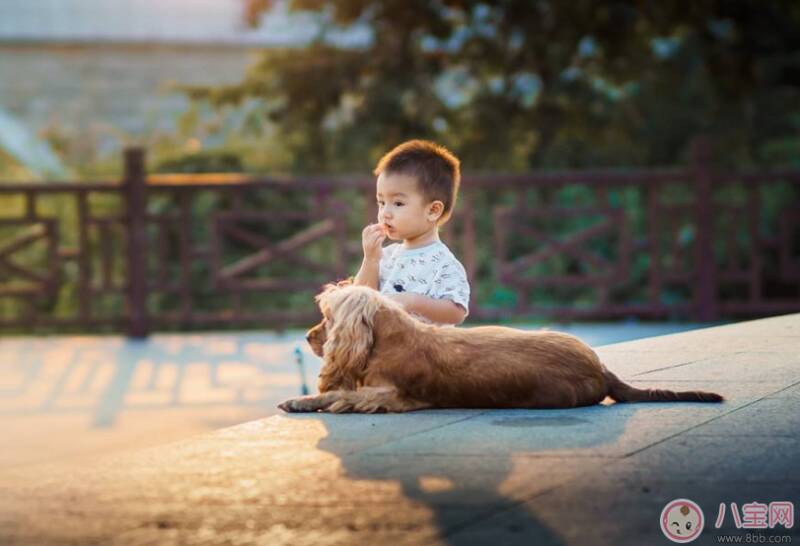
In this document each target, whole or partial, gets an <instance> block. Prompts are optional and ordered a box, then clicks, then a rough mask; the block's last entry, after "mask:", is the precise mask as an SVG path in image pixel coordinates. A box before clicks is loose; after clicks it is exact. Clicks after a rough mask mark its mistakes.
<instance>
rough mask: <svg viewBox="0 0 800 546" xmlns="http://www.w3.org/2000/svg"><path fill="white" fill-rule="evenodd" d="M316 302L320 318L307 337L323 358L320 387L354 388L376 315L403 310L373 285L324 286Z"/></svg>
mask: <svg viewBox="0 0 800 546" xmlns="http://www.w3.org/2000/svg"><path fill="white" fill-rule="evenodd" d="M316 301H317V304H318V305H319V310H320V312H321V313H322V321H320V323H319V324H317V325H316V326H314V327H313V328H311V329H310V330H309V331H308V333H307V335H306V339H307V340H308V344H309V345H310V346H311V350H312V351H314V354H316V355H317V356H319V357H321V358H323V359H324V364H323V367H322V371H321V373H320V382H319V390H320V392H325V391H328V390H332V389H336V388H345V389H353V388H355V385H356V382H357V381H358V380H359V379H361V378H362V377H363V376H364V374H365V372H366V365H367V360H368V358H369V353H370V350H371V349H372V346H373V343H374V342H375V327H376V317H377V315H378V314H379V312H380V311H381V310H390V311H394V312H397V311H400V312H402V307H400V306H399V304H397V303H395V302H393V301H391V300H388V299H386V298H385V297H383V296H381V295H380V294H379V293H378V292H377V291H376V290H374V289H372V288H369V287H366V286H357V285H352V284H350V283H347V282H344V283H339V284H329V285H327V286H326V287H325V288H324V290H323V291H322V292H321V293H320V294H319V295H317V297H316Z"/></svg>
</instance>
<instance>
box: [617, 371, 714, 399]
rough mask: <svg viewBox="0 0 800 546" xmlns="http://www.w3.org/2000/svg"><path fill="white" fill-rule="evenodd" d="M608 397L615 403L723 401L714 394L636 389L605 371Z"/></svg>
mask: <svg viewBox="0 0 800 546" xmlns="http://www.w3.org/2000/svg"><path fill="white" fill-rule="evenodd" d="M605 376H606V381H607V382H608V396H610V397H611V398H613V399H614V400H616V401H617V402H722V401H724V400H725V398H723V397H722V396H721V395H719V394H717V393H715V392H706V391H670V390H666V389H637V388H636V387H633V386H631V385H628V384H627V383H625V382H624V381H622V380H621V379H620V378H619V377H617V376H616V375H614V374H613V373H611V372H610V371H608V370H605Z"/></svg>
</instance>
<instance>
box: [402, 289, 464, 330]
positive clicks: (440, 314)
mask: <svg viewBox="0 0 800 546" xmlns="http://www.w3.org/2000/svg"><path fill="white" fill-rule="evenodd" d="M391 297H392V298H393V299H395V300H396V301H398V302H399V303H400V304H401V305H402V306H403V307H404V308H405V310H406V311H408V312H409V313H416V314H417V315H422V316H423V317H425V318H427V319H428V320H431V321H433V322H436V323H439V324H455V325H458V324H461V323H462V322H464V318H465V317H466V316H467V312H466V310H465V309H464V308H463V307H461V306H460V305H459V304H457V303H455V302H454V301H452V300H448V299H440V300H437V299H435V298H430V297H428V296H423V295H421V294H413V293H407V294H394V295H393V296H391Z"/></svg>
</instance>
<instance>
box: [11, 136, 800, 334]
mask: <svg viewBox="0 0 800 546" xmlns="http://www.w3.org/2000/svg"><path fill="white" fill-rule="evenodd" d="M124 157H125V161H124V165H125V168H124V176H123V178H122V180H121V181H118V182H92V183H79V184H74V183H56V182H53V183H38V184H7V183H0V206H2V208H0V310H2V312H3V314H2V315H0V328H2V329H4V330H15V331H19V330H28V331H37V330H39V329H42V328H45V329H50V330H52V329H56V330H58V329H65V328H70V329H72V328H76V327H77V328H80V329H83V330H96V329H101V330H113V331H125V332H127V333H128V334H129V335H131V336H135V337H140V336H145V335H147V333H148V332H150V331H153V330H158V329H164V328H175V327H180V328H195V327H210V326H217V327H241V326H262V327H279V328H280V327H285V326H287V325H302V324H310V323H311V322H313V321H314V320H316V318H317V317H318V314H317V311H316V309H315V307H314V303H313V298H312V296H313V294H314V293H315V292H316V291H317V290H318V289H319V288H320V287H321V286H322V285H323V284H324V283H325V282H328V281H331V280H335V279H340V278H343V277H346V276H348V275H349V274H352V273H354V272H355V270H357V268H358V264H359V262H360V252H361V244H360V230H361V227H362V226H363V225H364V224H365V223H366V222H369V221H373V220H372V219H373V218H374V217H375V205H374V180H373V179H372V178H369V177H363V176H362V177H333V176H330V177H328V176H320V177H305V178H274V177H273V178H267V177H257V176H244V175H228V174H219V175H213V174H212V175H148V174H147V172H146V170H145V155H144V151H143V150H141V149H129V150H126V152H125V156H124ZM799 183H800V171H796V170H782V171H776V170H758V171H725V170H720V169H715V168H713V166H712V165H711V163H710V162H709V160H708V154H707V153H706V152H705V148H704V146H703V144H702V141H698V143H697V145H696V146H695V149H694V155H693V161H692V163H691V164H690V165H688V166H686V167H682V168H676V169H647V170H602V171H599V170H597V171H595V170H592V171H570V172H561V173H541V172H532V173H525V174H514V175H509V174H476V175H472V174H468V175H466V176H465V177H464V180H463V182H462V192H461V195H460V196H459V199H458V203H457V206H456V210H455V214H454V216H453V219H452V220H451V221H450V222H449V223H448V224H447V225H446V226H445V227H444V228H443V231H442V238H443V239H444V240H445V242H446V243H448V245H450V246H451V248H453V250H454V252H455V253H456V255H457V256H458V257H459V258H460V259H461V260H462V262H463V263H464V265H465V268H466V269H467V274H468V276H469V278H470V281H471V283H472V286H473V291H472V302H471V313H470V316H471V318H474V319H475V318H476V319H486V320H498V319H501V318H522V317H525V318H530V317H532V316H536V317H550V318H561V319H575V318H612V317H627V316H635V317H646V318H664V317H683V318H692V319H696V320H714V319H717V318H720V317H729V316H757V315H768V314H776V313H783V312H791V311H798V310H800V202H798V195H800V185H799ZM8 203H12V205H9V204H8ZM3 305H4V306H3Z"/></svg>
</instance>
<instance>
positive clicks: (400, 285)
mask: <svg viewBox="0 0 800 546" xmlns="http://www.w3.org/2000/svg"><path fill="white" fill-rule="evenodd" d="M375 175H376V176H377V177H378V180H377V190H376V197H377V201H378V223H377V224H370V225H368V226H367V227H365V228H364V231H363V232H362V234H361V241H362V245H363V247H364V261H363V263H362V264H361V269H360V270H359V272H358V274H357V275H356V276H355V279H354V280H353V282H354V284H362V285H366V286H371V287H372V288H374V289H376V290H378V291H380V292H381V293H382V294H384V295H386V296H389V297H391V298H393V299H394V300H396V301H398V302H399V303H400V304H401V305H403V307H404V308H405V309H406V311H408V312H409V313H411V314H412V315H414V316H415V317H416V318H417V319H420V320H422V321H423V322H429V323H435V324H452V325H456V324H461V322H463V321H464V318H466V316H467V314H468V313H469V292H470V288H469V283H468V282H467V274H466V272H465V271H464V266H462V265H461V263H460V262H459V261H458V260H457V259H456V257H455V256H454V255H453V253H452V252H450V249H449V248H447V246H446V245H445V244H444V243H442V242H441V241H440V240H439V226H441V225H442V224H444V223H445V222H447V220H449V219H450V215H451V214H452V211H453V207H454V206H455V202H456V196H457V195H458V187H459V183H460V177H461V175H460V167H459V161H458V159H457V158H456V157H455V156H454V155H453V154H451V153H450V152H449V151H447V150H446V149H445V148H443V147H441V146H438V145H436V144H434V143H433V142H428V141H424V140H410V141H408V142H404V143H403V144H400V145H399V146H397V147H396V148H394V149H393V150H392V151H390V152H389V153H387V154H386V155H384V156H383V157H382V158H381V160H380V161H379V162H378V166H377V167H376V168H375ZM387 237H388V238H389V239H391V240H393V241H402V244H400V243H396V244H392V245H389V246H387V247H386V248H382V244H383V242H384V240H386V238H387Z"/></svg>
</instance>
